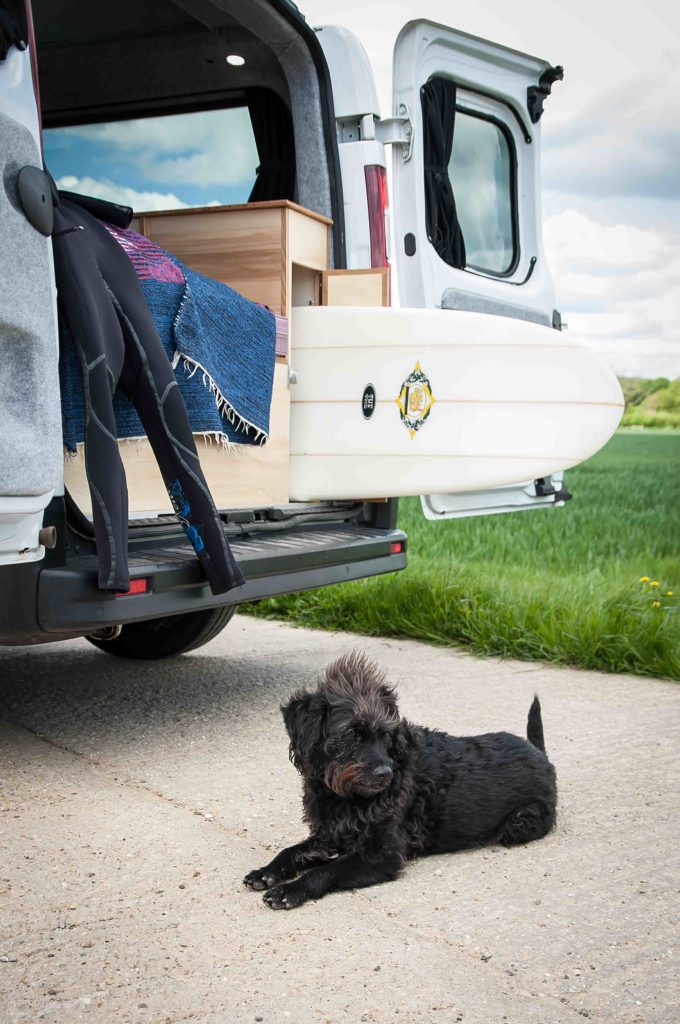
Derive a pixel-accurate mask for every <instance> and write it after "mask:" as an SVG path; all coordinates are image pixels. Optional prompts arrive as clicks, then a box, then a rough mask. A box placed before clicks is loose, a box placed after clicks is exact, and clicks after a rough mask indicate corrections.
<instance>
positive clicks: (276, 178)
mask: <svg viewBox="0 0 680 1024" xmlns="http://www.w3.org/2000/svg"><path fill="white" fill-rule="evenodd" d="M246 101H247V103H248V111H249V113H250V120H251V123H252V126H253V134H254V135H255V145H256V146H257V155H258V157H259V160H260V166H259V167H258V168H257V177H256V178H255V184H254V185H253V190H252V192H251V193H250V196H249V197H248V202H249V203H257V202H263V201H265V200H268V199H291V200H292V199H294V198H295V139H294V135H293V119H292V117H291V116H290V111H289V110H288V107H287V106H286V104H285V103H284V102H283V100H282V99H281V98H280V97H279V96H277V95H276V93H275V92H272V90H271V89H261V88H256V89H247V90H246Z"/></svg>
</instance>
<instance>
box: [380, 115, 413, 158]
mask: <svg viewBox="0 0 680 1024" xmlns="http://www.w3.org/2000/svg"><path fill="white" fill-rule="evenodd" d="M375 137H376V139H377V140H378V142H382V144H383V146H401V155H402V156H403V158H404V160H410V159H411V157H412V156H413V121H412V120H411V112H410V111H409V109H408V107H407V106H406V104H405V103H400V104H399V113H398V114H397V115H396V116H395V117H385V118H382V119H381V120H379V121H376V122H375Z"/></svg>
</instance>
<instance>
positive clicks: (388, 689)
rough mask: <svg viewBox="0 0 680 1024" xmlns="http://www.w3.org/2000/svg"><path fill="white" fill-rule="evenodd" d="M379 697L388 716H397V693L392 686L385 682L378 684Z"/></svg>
mask: <svg viewBox="0 0 680 1024" xmlns="http://www.w3.org/2000/svg"><path fill="white" fill-rule="evenodd" d="M380 699H381V700H382V703H383V707H384V708H385V710H386V712H387V714H388V715H389V716H390V718H399V707H398V706H397V694H396V692H395V689H394V687H393V686H388V684H387V683H381V685H380Z"/></svg>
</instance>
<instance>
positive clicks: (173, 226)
mask: <svg viewBox="0 0 680 1024" xmlns="http://www.w3.org/2000/svg"><path fill="white" fill-rule="evenodd" d="M331 223H332V222H331V221H330V220H328V218H327V217H322V216H321V215H320V214H318V213H312V211H311V210H305V209H304V207H302V206H297V205H296V204H295V203H290V202H287V201H285V200H281V201H280V202H278V201H277V202H268V203H251V204H249V205H248V206H209V207H204V208H201V209H199V210H173V211H172V212H169V213H147V214H142V215H140V216H139V217H137V218H135V221H133V223H132V225H131V226H132V228H133V229H134V230H135V231H139V232H140V234H143V235H146V236H147V238H150V239H151V240H152V241H153V242H156V244H157V245H160V246H162V247H163V248H164V249H167V250H168V251H169V252H172V253H174V254H175V256H177V257H178V258H179V259H180V260H182V261H183V262H184V263H186V265H187V266H188V267H191V268H192V270H198V271H200V273H201V274H206V276H207V277H214V278H215V279H216V280H217V281H222V282H223V283H224V284H228V285H230V286H231V287H232V288H235V289H236V291H237V292H240V293H241V295H245V297H246V298H247V299H251V300H252V301H253V302H260V303H262V304H263V305H265V306H269V308H270V309H272V310H273V311H274V312H275V313H279V314H281V315H282V316H286V317H289V316H290V309H291V306H292V305H294V304H295V305H306V304H308V302H309V300H310V299H311V300H313V304H314V305H317V304H318V303H319V302H320V301H321V275H322V273H323V271H324V270H326V269H327V268H328V265H329V257H330V231H329V228H330V226H331Z"/></svg>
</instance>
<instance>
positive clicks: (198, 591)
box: [0, 524, 407, 645]
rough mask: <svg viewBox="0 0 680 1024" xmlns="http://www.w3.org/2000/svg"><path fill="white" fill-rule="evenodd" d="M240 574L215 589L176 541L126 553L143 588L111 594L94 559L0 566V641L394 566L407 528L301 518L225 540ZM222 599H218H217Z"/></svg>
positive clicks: (402, 558)
mask: <svg viewBox="0 0 680 1024" xmlns="http://www.w3.org/2000/svg"><path fill="white" fill-rule="evenodd" d="M231 547H232V550H233V552H234V555H235V557H236V559H237V561H238V563H239V565H240V567H241V570H242V572H243V574H244V575H245V577H246V582H245V584H244V585H243V586H241V587H239V588H237V589H236V590H234V591H232V592H230V593H229V594H227V595H220V596H219V597H214V596H213V594H212V593H211V591H210V588H209V587H208V585H207V583H206V582H205V578H204V576H203V572H202V570H201V567H200V565H199V563H198V561H197V559H196V558H195V556H194V553H193V550H192V549H191V547H190V546H189V544H188V543H186V542H184V541H183V540H182V541H180V540H178V539H174V540H173V542H172V544H171V545H168V544H167V543H166V544H165V545H164V544H162V543H160V544H155V545H154V544H148V545H145V546H144V547H141V548H139V547H136V548H135V549H134V551H133V550H131V552H130V575H131V579H132V580H135V581H144V584H143V585H144V586H145V592H143V593H137V594H130V595H125V596H121V595H115V594H109V593H106V592H104V591H101V590H99V589H98V588H97V566H96V559H95V557H94V556H93V555H91V554H86V555H81V556H75V557H71V558H69V559H68V560H67V562H66V564H65V565H63V566H55V567H45V568H42V569H41V567H40V565H39V564H37V563H34V564H33V565H22V566H6V567H2V568H0V644H5V645H10V644H16V645H21V644H35V643H44V642H47V641H50V640H57V639H61V638H66V637H73V636H83V635H85V634H87V633H91V632H94V631H95V630H98V629H101V628H102V627H103V626H109V625H124V624H125V623H129V622H139V621H142V620H143V619H155V618H160V617H161V616H164V615H177V614H181V613H182V612H190V611H198V610H200V609H203V608H214V607H218V606H220V605H223V604H244V603H247V602H249V601H257V600H259V599H261V598H264V597H273V596H275V595H277V594H287V593H293V592H295V591H300V590H308V589H311V588H313V587H322V586H327V585H329V584H331V583H342V582H345V581H348V580H355V579H361V578H362V577H365V576H376V575H379V574H381V573H386V572H395V571H398V570H400V569H404V568H405V567H406V561H407V559H406V535H405V534H404V533H403V532H402V531H401V530H396V529H375V528H372V527H366V526H359V525H355V524H342V525H334V526H332V527H327V526H323V525H322V526H309V527H305V528H304V529H301V528H299V527H298V528H296V529H291V530H281V531H280V532H277V533H275V534H273V535H272V534H267V533H262V534H252V535H249V536H247V537H243V538H239V539H238V540H235V539H233V538H232V539H231ZM225 598H226V600H225Z"/></svg>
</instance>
